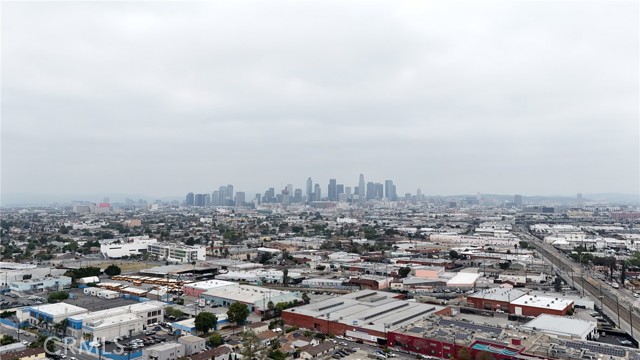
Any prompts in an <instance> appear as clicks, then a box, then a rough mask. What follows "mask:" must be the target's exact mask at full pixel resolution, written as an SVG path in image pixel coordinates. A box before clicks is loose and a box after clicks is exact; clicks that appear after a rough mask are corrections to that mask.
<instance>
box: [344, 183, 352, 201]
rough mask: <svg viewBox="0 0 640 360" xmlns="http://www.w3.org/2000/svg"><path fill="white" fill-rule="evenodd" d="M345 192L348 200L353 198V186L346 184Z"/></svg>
mask: <svg viewBox="0 0 640 360" xmlns="http://www.w3.org/2000/svg"><path fill="white" fill-rule="evenodd" d="M344 193H345V195H347V200H349V199H351V186H345V187H344Z"/></svg>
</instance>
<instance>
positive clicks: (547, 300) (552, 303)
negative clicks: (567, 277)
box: [511, 295, 573, 310]
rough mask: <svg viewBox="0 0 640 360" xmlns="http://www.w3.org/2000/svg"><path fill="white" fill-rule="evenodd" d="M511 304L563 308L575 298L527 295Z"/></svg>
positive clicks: (554, 308)
mask: <svg viewBox="0 0 640 360" xmlns="http://www.w3.org/2000/svg"><path fill="white" fill-rule="evenodd" d="M511 304H512V305H516V306H529V307H536V308H544V309H553V310H562V309H565V308H566V307H567V306H569V305H571V304H573V300H569V299H564V298H561V297H556V298H553V297H549V296H538V295H525V296H521V297H519V298H518V299H516V300H513V301H511Z"/></svg>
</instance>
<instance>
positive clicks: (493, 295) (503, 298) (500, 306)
mask: <svg viewBox="0 0 640 360" xmlns="http://www.w3.org/2000/svg"><path fill="white" fill-rule="evenodd" d="M524 295H526V293H525V292H524V291H520V290H518V289H513V288H499V287H495V288H490V289H485V290H481V291H478V292H476V293H474V294H471V295H469V296H467V302H468V303H470V304H472V305H473V307H475V308H476V309H483V310H502V311H505V312H506V311H509V304H511V301H513V300H515V299H518V298H520V297H522V296H524Z"/></svg>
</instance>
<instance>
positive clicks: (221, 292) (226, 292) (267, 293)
mask: <svg viewBox="0 0 640 360" xmlns="http://www.w3.org/2000/svg"><path fill="white" fill-rule="evenodd" d="M204 295H207V296H211V297H219V298H223V299H228V300H233V301H239V302H243V303H252V304H255V303H256V302H257V301H259V300H265V299H266V301H269V300H268V299H269V298H270V297H276V296H287V295H290V296H291V298H292V299H293V298H299V297H297V296H295V295H294V294H293V293H292V292H290V291H281V290H273V289H267V288H262V287H259V286H251V285H239V284H235V283H234V284H233V285H229V286H221V287H216V288H213V289H209V290H207V291H205V292H204Z"/></svg>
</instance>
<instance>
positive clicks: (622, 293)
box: [516, 229, 640, 342]
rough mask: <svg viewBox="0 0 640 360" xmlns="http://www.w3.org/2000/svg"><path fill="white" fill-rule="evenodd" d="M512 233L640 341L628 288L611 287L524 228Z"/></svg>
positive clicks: (639, 327) (639, 320)
mask: <svg viewBox="0 0 640 360" xmlns="http://www.w3.org/2000/svg"><path fill="white" fill-rule="evenodd" d="M516 235H518V236H520V237H521V238H522V239H523V240H526V241H527V242H528V243H529V244H531V245H532V246H533V247H535V249H536V250H538V253H539V254H540V256H542V258H544V259H545V260H546V261H548V262H549V263H550V264H552V265H553V267H554V269H556V272H557V273H558V274H559V275H560V276H562V278H563V279H564V280H565V281H567V283H568V284H571V285H572V286H573V287H575V288H576V289H578V291H580V292H583V293H584V294H585V295H589V296H590V297H591V298H593V299H594V301H595V304H596V306H598V307H600V308H601V309H602V310H603V312H604V313H605V314H606V315H607V316H608V317H609V318H610V319H612V320H613V321H614V322H615V323H616V324H617V325H618V327H619V328H620V329H622V330H624V331H626V332H627V333H628V334H630V335H631V336H632V337H633V338H634V339H635V340H636V341H638V342H640V316H639V314H638V310H635V308H634V307H633V304H634V302H635V301H636V299H635V298H634V296H633V294H632V293H631V292H630V291H628V290H626V289H614V288H613V287H611V286H609V285H607V284H606V283H605V282H604V281H603V280H601V279H598V278H596V277H593V276H592V274H591V273H590V271H589V269H587V268H585V267H583V266H582V265H581V264H579V263H577V262H575V261H573V259H570V258H567V257H566V255H564V254H563V253H561V252H559V251H558V250H557V249H556V248H554V247H553V246H551V245H549V244H545V243H544V242H543V241H542V240H540V239H539V238H537V237H535V236H533V235H531V234H530V233H529V232H528V231H527V230H526V229H523V230H521V231H519V232H517V233H516ZM631 324H633V327H632V325H631Z"/></svg>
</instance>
